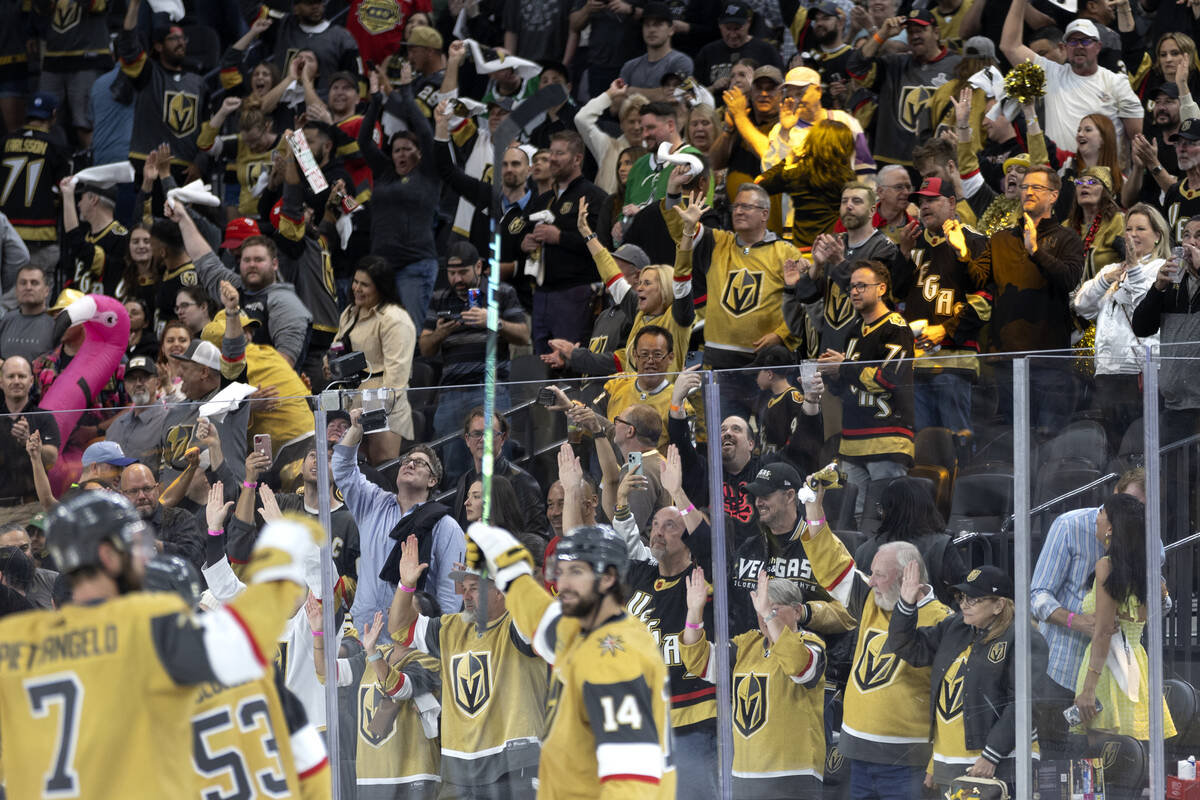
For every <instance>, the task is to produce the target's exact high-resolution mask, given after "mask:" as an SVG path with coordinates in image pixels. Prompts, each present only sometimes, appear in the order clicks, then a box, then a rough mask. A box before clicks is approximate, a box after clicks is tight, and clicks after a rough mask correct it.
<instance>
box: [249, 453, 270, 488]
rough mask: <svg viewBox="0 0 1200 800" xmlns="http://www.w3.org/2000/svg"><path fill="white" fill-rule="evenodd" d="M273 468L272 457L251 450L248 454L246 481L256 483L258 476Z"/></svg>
mask: <svg viewBox="0 0 1200 800" xmlns="http://www.w3.org/2000/svg"><path fill="white" fill-rule="evenodd" d="M270 468H271V457H270V456H268V455H267V454H266V453H258V452H255V451H253V450H251V451H250V452H249V453H247V454H246V482H247V483H254V482H255V481H256V480H258V476H259V475H262V474H263V473H264V472H266V471H267V470H269V469H270Z"/></svg>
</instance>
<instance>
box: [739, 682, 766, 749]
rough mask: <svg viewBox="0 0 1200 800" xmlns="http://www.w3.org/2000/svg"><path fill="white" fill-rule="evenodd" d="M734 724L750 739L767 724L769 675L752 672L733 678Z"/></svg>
mask: <svg viewBox="0 0 1200 800" xmlns="http://www.w3.org/2000/svg"><path fill="white" fill-rule="evenodd" d="M733 724H734V727H736V728H737V729H738V733H740V734H741V735H742V736H744V737H746V738H747V739H749V738H750V737H751V736H753V735H754V734H755V733H756V732H757V731H758V729H759V728H761V727H762V726H763V725H766V724H767V676H766V675H759V674H757V673H751V674H749V675H738V676H736V677H735V678H734V679H733Z"/></svg>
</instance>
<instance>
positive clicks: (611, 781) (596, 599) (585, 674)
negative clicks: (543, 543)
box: [467, 522, 675, 800]
mask: <svg viewBox="0 0 1200 800" xmlns="http://www.w3.org/2000/svg"><path fill="white" fill-rule="evenodd" d="M467 536H468V538H469V539H470V540H471V541H470V543H469V544H468V547H467V565H468V566H469V567H472V568H476V569H478V568H482V567H483V566H484V561H485V559H486V564H487V569H488V572H489V574H490V576H491V577H492V579H493V580H494V581H495V582H496V586H497V588H499V589H500V590H501V591H503V592H504V593H505V596H506V599H507V603H508V608H509V610H510V611H511V612H512V615H513V618H514V619H515V620H516V623H517V627H518V628H519V629H520V630H521V631H522V632H523V633H525V634H526V635H532V639H533V648H534V650H535V651H536V652H537V653H538V655H540V656H541V657H542V658H544V659H546V661H548V662H549V663H550V664H552V665H553V666H554V673H553V676H552V678H551V700H552V703H553V708H552V711H551V717H550V721H549V723H548V732H547V733H546V738H545V740H544V741H543V742H542V758H541V761H540V763H539V765H538V782H539V785H538V797H539V798H541V800H560V799H561V798H580V799H581V800H582V799H583V798H588V800H592V799H593V798H600V799H601V800H624V799H625V798H646V799H647V800H669V799H670V798H673V797H675V766H674V763H673V760H672V757H671V719H670V716H671V709H670V699H669V698H670V686H669V684H668V680H667V668H666V665H665V664H664V663H663V659H662V653H660V652H659V649H658V646H657V645H655V643H654V638H653V637H652V636H651V635H650V632H649V631H647V630H646V628H645V626H644V625H642V623H641V622H639V621H638V620H636V619H634V618H633V617H630V616H629V615H628V614H626V613H625V612H624V610H623V609H622V600H623V597H622V595H623V589H622V581H623V579H624V576H625V571H626V568H627V567H628V564H629V555H628V553H627V552H626V549H625V543H624V542H623V541H622V540H621V538H620V537H619V536H618V535H617V534H616V532H615V531H613V530H611V529H609V528H602V527H599V526H594V525H589V526H581V527H578V528H574V529H572V530H571V531H569V532H568V533H567V534H566V535H565V536H564V537H563V539H562V541H561V542H560V543H559V545H558V549H557V552H556V555H557V558H558V562H559V570H558V592H559V595H558V599H557V600H556V599H554V598H552V597H551V596H550V595H549V593H548V592H546V590H545V589H544V588H542V586H541V584H539V583H538V582H537V581H535V580H534V579H533V577H532V572H533V559H532V557H531V556H530V554H529V551H528V550H526V549H525V548H524V547H522V546H521V545H520V543H519V542H518V541H517V540H516V538H515V537H513V535H512V534H510V533H509V532H508V531H504V530H501V529H499V528H494V527H492V526H490V525H484V524H482V523H478V522H477V523H475V524H474V525H472V526H471V527H470V529H468V531H467Z"/></svg>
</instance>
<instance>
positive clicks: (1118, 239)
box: [1063, 167, 1125, 281]
mask: <svg viewBox="0 0 1200 800" xmlns="http://www.w3.org/2000/svg"><path fill="white" fill-rule="evenodd" d="M1116 197H1117V196H1116V195H1115V194H1113V179H1112V170H1110V169H1109V168H1108V167H1088V168H1087V169H1085V170H1083V171H1082V172H1080V173H1079V176H1078V177H1076V178H1075V205H1074V206H1073V207H1072V208H1071V214H1070V216H1068V217H1067V221H1066V222H1065V223H1063V224H1064V225H1065V226H1066V227H1068V228H1070V229H1071V230H1073V231H1075V232H1076V233H1078V234H1079V238H1081V239H1083V254H1084V262H1083V280H1085V281H1087V280H1089V279H1091V278H1093V277H1095V276H1096V274H1097V273H1099V272H1100V270H1102V269H1104V268H1105V267H1107V266H1108V265H1109V264H1113V263H1117V262H1120V261H1121V260H1122V259H1124V258H1125V241H1124V239H1123V238H1122V237H1123V236H1124V234H1125V216H1124V215H1123V214H1122V213H1121V209H1120V207H1119V206H1118V205H1117V201H1116Z"/></svg>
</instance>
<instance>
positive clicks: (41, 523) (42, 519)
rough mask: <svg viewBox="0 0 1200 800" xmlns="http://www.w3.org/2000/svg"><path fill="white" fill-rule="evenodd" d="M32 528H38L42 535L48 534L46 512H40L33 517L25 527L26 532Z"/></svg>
mask: <svg viewBox="0 0 1200 800" xmlns="http://www.w3.org/2000/svg"><path fill="white" fill-rule="evenodd" d="M30 528H36V529H37V530H39V531H41V532H42V533H45V532H46V512H45V511H39V512H38V513H36V514H34V515H33V519H31V520H29V522H28V524H26V525H25V530H29V529H30Z"/></svg>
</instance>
